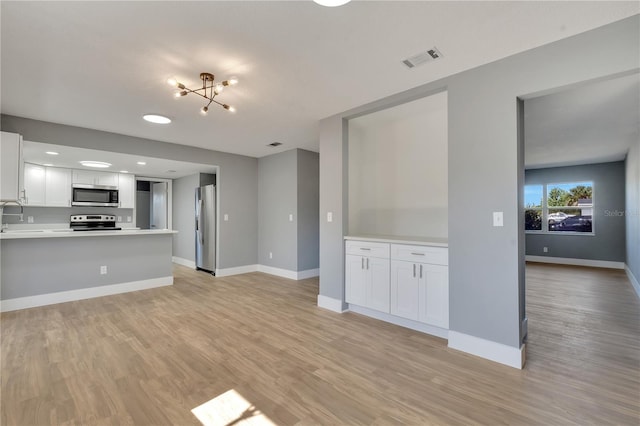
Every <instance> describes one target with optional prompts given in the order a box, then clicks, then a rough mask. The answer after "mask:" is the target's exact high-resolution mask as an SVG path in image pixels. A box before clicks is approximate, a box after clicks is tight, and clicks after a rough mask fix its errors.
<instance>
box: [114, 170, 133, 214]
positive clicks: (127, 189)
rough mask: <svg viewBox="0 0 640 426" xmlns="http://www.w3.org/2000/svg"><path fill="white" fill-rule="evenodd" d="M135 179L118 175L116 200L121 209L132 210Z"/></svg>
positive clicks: (127, 175)
mask: <svg viewBox="0 0 640 426" xmlns="http://www.w3.org/2000/svg"><path fill="white" fill-rule="evenodd" d="M135 187H136V179H135V176H133V175H129V174H126V173H120V174H119V175H118V198H119V200H120V207H121V208H123V209H132V208H134V206H135V200H136V188H135Z"/></svg>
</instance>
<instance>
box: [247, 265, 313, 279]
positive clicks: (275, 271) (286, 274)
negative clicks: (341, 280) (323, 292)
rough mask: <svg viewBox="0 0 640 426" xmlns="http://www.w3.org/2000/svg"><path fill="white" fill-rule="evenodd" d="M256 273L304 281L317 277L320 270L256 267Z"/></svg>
mask: <svg viewBox="0 0 640 426" xmlns="http://www.w3.org/2000/svg"><path fill="white" fill-rule="evenodd" d="M258 272H264V273H265V274H271V275H276V276H278V277H283V278H288V279H290V280H304V279H306V278H311V277H317V276H318V275H320V269H307V270H306V271H290V270H289V269H282V268H274V267H273V266H266V265H258Z"/></svg>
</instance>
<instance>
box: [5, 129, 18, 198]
mask: <svg viewBox="0 0 640 426" xmlns="http://www.w3.org/2000/svg"><path fill="white" fill-rule="evenodd" d="M21 164H22V137H21V136H20V135H18V134H16V133H8V132H1V133H0V200H3V201H17V200H19V199H20V198H21V197H22V194H21V192H22V189H23V188H21V187H20V186H21V185H20V184H21V182H22V179H21V177H20V167H21Z"/></svg>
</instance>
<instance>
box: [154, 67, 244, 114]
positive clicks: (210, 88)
mask: <svg viewBox="0 0 640 426" xmlns="http://www.w3.org/2000/svg"><path fill="white" fill-rule="evenodd" d="M200 80H202V87H201V88H199V89H189V88H188V87H186V86H185V85H184V84H182V83H180V82H178V81H177V80H176V79H175V78H170V79H169V80H167V83H169V85H171V86H173V87H176V88H177V89H178V90H177V91H176V92H175V95H174V96H175V97H176V98H180V97H182V96H186V95H188V94H189V93H193V94H194V95H198V96H200V97H203V98H205V99H206V100H207V101H209V102H208V103H207V104H206V105H205V106H203V107H202V108H201V109H200V112H201V113H202V114H203V115H207V112H208V111H209V106H210V105H211V103H216V104H218V105H220V106H221V107H222V108H224V109H226V110H227V111H231V112H235V111H236V109H235V108H234V107H232V106H229V105H227V104H223V103H222V102H218V101H216V100H215V99H214V98H215V97H216V96H218V95H219V94H220V93H222V91H223V90H224V88H225V87H227V86H234V85H236V84H238V79H237V78H235V77H231V78H230V79H229V80H224V81H222V82H219V83H216V82H215V77H214V76H213V74H211V73H208V72H201V73H200Z"/></svg>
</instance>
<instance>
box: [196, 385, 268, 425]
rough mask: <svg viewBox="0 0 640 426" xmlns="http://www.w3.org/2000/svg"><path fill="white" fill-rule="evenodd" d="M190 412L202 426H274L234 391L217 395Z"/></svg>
mask: <svg viewBox="0 0 640 426" xmlns="http://www.w3.org/2000/svg"><path fill="white" fill-rule="evenodd" d="M191 412H192V413H193V415H194V416H196V417H197V418H198V420H200V423H202V424H203V425H204V426H232V425H233V426H240V425H242V426H245V425H252V426H253V425H260V426H265V425H273V426H275V423H273V422H272V421H271V420H270V419H269V418H268V417H267V416H266V415H264V414H263V413H262V412H261V411H260V410H258V409H257V408H256V407H255V406H254V405H253V404H251V403H250V402H249V401H247V400H246V399H245V398H244V397H243V396H242V395H240V394H239V393H238V392H236V391H235V390H234V389H231V390H229V391H227V392H225V393H223V394H220V395H218V396H217V397H215V398H213V399H211V400H209V401H207V402H205V403H204V404H202V405H200V406H198V407H196V408H194V409H193V410H191Z"/></svg>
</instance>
